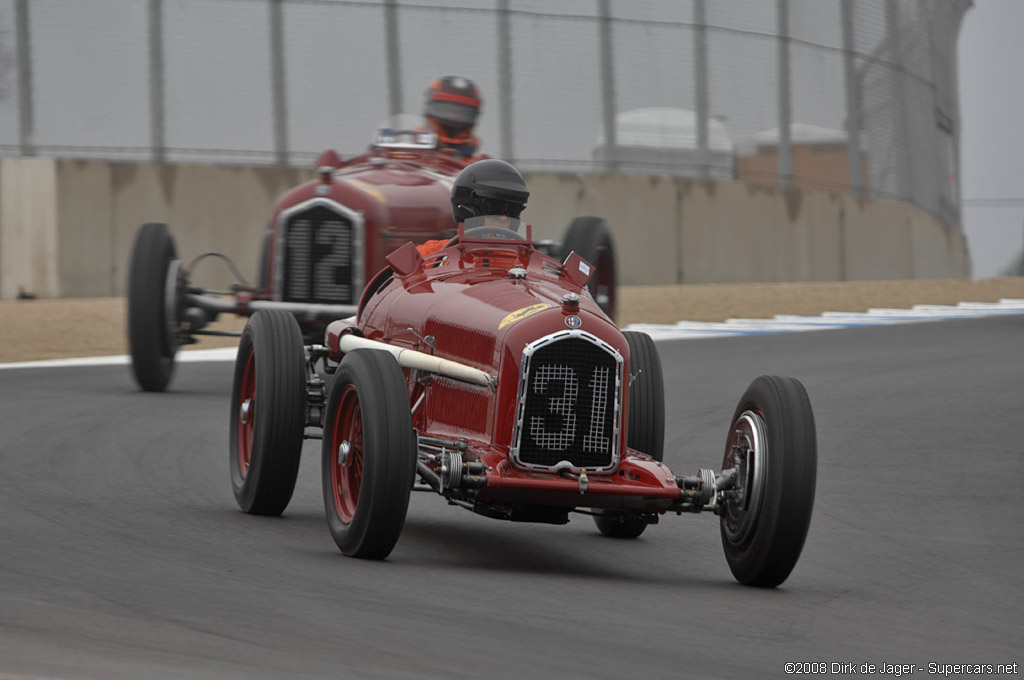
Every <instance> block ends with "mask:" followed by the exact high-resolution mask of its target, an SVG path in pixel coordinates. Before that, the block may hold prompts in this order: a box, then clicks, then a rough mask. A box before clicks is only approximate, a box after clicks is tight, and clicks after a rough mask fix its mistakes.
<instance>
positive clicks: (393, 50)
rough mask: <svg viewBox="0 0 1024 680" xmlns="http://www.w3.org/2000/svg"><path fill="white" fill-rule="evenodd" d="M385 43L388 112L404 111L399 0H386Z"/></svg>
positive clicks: (392, 113) (394, 113)
mask: <svg viewBox="0 0 1024 680" xmlns="http://www.w3.org/2000/svg"><path fill="white" fill-rule="evenodd" d="M384 33H385V35H384V44H385V45H386V49H387V60H388V112H389V113H390V114H391V115H392V116H394V115H396V114H399V113H402V62H401V59H402V57H401V53H400V52H399V48H398V0H384Z"/></svg>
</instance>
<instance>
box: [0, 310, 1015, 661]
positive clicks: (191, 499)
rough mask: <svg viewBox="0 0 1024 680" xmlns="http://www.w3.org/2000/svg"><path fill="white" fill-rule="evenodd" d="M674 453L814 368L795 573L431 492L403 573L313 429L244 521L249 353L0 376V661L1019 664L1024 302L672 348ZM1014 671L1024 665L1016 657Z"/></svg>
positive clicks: (689, 462) (405, 538)
mask: <svg viewBox="0 0 1024 680" xmlns="http://www.w3.org/2000/svg"><path fill="white" fill-rule="evenodd" d="M659 349H660V351H661V355H662V360H663V362H664V364H665V370H666V381H665V382H666V389H667V399H668V407H669V418H668V430H667V433H666V463H668V464H669V466H670V467H672V469H673V470H674V471H675V472H676V473H677V474H691V473H695V472H696V470H697V468H698V467H699V466H706V467H717V466H718V465H719V464H720V462H721V454H722V446H723V443H724V440H725V435H726V432H725V428H726V426H727V421H728V418H729V416H730V415H731V413H732V409H733V407H734V405H735V401H736V400H737V399H738V398H739V396H740V394H741V393H742V391H743V390H744V388H745V387H746V385H747V384H748V383H749V381H750V380H752V379H753V378H754V377H755V376H757V375H759V374H762V373H774V374H780V375H792V376H794V377H797V378H799V379H800V380H802V381H803V382H804V384H805V385H806V387H807V390H808V393H809V395H810V397H811V402H812V404H813V406H814V409H815V415H816V418H817V425H818V446H819V469H818V490H817V499H816V505H815V514H814V518H813V520H812V522H811V529H810V534H809V536H808V540H807V545H806V547H805V549H804V553H803V557H802V558H801V560H800V562H799V563H798V564H797V567H796V569H795V570H794V572H793V574H792V575H791V577H790V579H789V581H787V582H786V583H785V584H784V585H783V586H782V587H780V588H778V589H776V590H767V591H766V590H756V589H751V588H745V587H743V586H740V585H737V584H736V583H735V582H734V581H733V579H732V577H731V575H730V574H729V570H728V567H727V565H726V563H725V559H724V557H723V556H722V550H721V546H720V543H719V537H718V527H717V521H716V520H715V518H714V517H712V516H698V517H690V516H684V517H675V516H669V517H665V518H663V519H662V521H661V523H660V524H659V525H657V526H654V527H650V528H649V529H648V531H647V533H646V534H644V536H643V537H642V538H640V539H639V540H636V541H616V540H610V539H603V538H601V537H600V536H598V535H597V532H596V530H595V529H594V527H593V524H592V522H591V521H590V519H589V518H587V517H583V516H579V517H577V518H576V519H574V520H573V521H572V523H570V524H569V525H568V526H565V527H549V526H531V525H521V524H511V523H504V522H499V521H496V520H490V519H486V518H483V517H477V516H475V515H472V514H471V513H468V512H466V511H464V510H461V509H458V508H450V507H446V506H445V505H444V504H443V503H442V502H441V501H440V499H438V498H437V497H435V496H433V495H427V494H414V496H413V502H412V505H411V508H410V513H409V519H408V521H407V524H406V528H405V531H404V533H403V535H402V538H401V540H400V541H399V544H398V547H397V548H396V550H395V552H394V553H393V554H392V556H391V558H390V559H389V560H388V561H386V562H366V561H361V560H353V559H348V558H345V557H343V556H342V555H341V554H340V553H338V551H337V550H336V549H335V547H334V544H333V542H332V541H331V539H330V536H329V534H328V532H327V527H326V525H325V522H324V517H323V507H322V501H321V495H320V485H319V449H318V447H317V446H316V442H309V443H307V445H306V447H307V448H306V449H305V458H304V461H303V466H302V470H301V473H300V479H299V485H298V488H297V490H296V494H295V498H294V500H293V501H292V505H291V506H290V508H289V510H288V511H287V512H286V514H285V516H284V517H282V518H277V519H267V518H258V517H250V516H248V515H245V514H243V513H241V512H240V511H238V510H237V508H236V506H235V504H234V500H233V498H232V495H231V489H230V482H229V477H228V467H227V453H226V449H227V418H228V413H227V410H228V398H229V393H230V381H231V365H230V364H228V363H214V364H183V365H179V367H178V374H177V375H176V377H175V380H174V383H173V385H172V386H173V389H174V391H173V392H171V393H168V394H163V395H152V394H140V393H138V392H137V391H136V390H135V387H134V384H133V383H132V382H131V379H130V377H129V372H128V369H127V368H126V367H123V366H117V367H88V368H74V369H17V370H9V371H4V372H3V373H2V374H0V413H2V414H3V415H2V426H0V678H3V677H12V676H44V677H57V678H139V677H147V678H152V677H168V678H171V677H182V678H185V677H188V678H194V677H213V678H282V677H303V678H317V677H323V678H347V677H355V678H388V679H393V678H417V677H444V678H474V679H476V678H522V677H531V676H532V677H538V678H547V677H558V678H615V679H619V678H632V677H698V676H699V677H703V678H716V677H717V678H739V677H766V676H768V677H775V676H782V675H784V673H783V668H784V664H785V663H786V662H800V661H808V662H836V663H855V664H857V665H858V666H859V665H860V664H862V663H874V664H876V665H878V664H882V663H910V664H915V665H916V666H917V667H918V668H919V669H922V670H917V671H915V674H916V675H919V676H920V675H927V664H929V663H950V664H952V663H968V662H969V663H991V664H997V663H1013V662H1018V663H1019V662H1022V661H1024V655H1022V653H1021V651H1020V641H1021V640H1024V624H1022V619H1021V615H1020V612H1021V608H1022V605H1024V598H1022V593H1024V577H1022V573H1024V569H1022V568H1021V566H1020V564H1021V562H1022V557H1024V501H1022V498H1024V437H1022V431H1024V415H1022V413H1024V411H1022V409H1021V397H1022V391H1024V387H1022V385H1024V316H1008V317H1001V318H988V319H976V320H965V321H944V322H935V323H923V324H913V325H906V326H891V327H879V328H863V329H852V330H844V331H820V332H812V333H801V334H788V335H770V336H753V337H739V338H716V339H708V340H691V341H682V342H666V343H660V344H659ZM1019 668H1020V667H1018V669H1019Z"/></svg>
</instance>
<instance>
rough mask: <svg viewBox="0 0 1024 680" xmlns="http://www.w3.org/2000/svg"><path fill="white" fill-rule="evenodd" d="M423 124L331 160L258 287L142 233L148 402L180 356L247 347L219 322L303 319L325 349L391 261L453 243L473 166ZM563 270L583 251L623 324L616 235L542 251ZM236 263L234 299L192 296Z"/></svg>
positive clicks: (580, 228) (588, 228) (131, 302)
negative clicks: (233, 344)
mask: <svg viewBox="0 0 1024 680" xmlns="http://www.w3.org/2000/svg"><path fill="white" fill-rule="evenodd" d="M427 129H429V128H428V127H427V126H426V124H425V122H424V121H423V119H422V118H421V117H420V116H416V115H412V114H401V115H399V116H395V117H392V118H390V119H388V120H387V121H384V122H383V123H382V124H381V125H380V126H379V127H378V129H377V131H376V133H375V136H374V139H373V143H372V145H371V147H370V150H369V151H368V152H367V153H365V154H362V155H360V156H357V157H355V158H353V159H350V160H348V161H344V162H343V161H341V160H340V159H339V158H338V156H337V154H335V153H334V152H333V151H328V152H325V153H324V154H322V155H321V157H320V158H319V159H318V162H317V165H318V167H319V170H318V175H319V177H318V179H315V180H312V181H310V182H307V183H305V184H302V185H301V186H298V187H296V188H295V189H293V190H291V191H289V192H288V193H286V194H285V195H284V196H282V197H281V198H280V199H279V200H278V202H277V205H276V207H275V210H274V215H273V218H272V220H271V226H270V229H269V230H268V231H267V232H266V233H265V234H264V237H263V246H262V254H261V257H260V263H259V281H258V283H257V284H256V285H248V284H246V283H244V278H243V277H242V276H241V274H240V273H238V268H237V267H236V266H235V265H234V264H233V263H231V261H230V260H229V259H228V258H227V257H225V256H224V255H222V254H220V253H207V254H205V255H202V256H200V257H198V258H196V260H195V261H193V262H192V263H191V264H190V265H188V266H185V265H183V264H182V261H181V260H180V259H178V254H177V249H176V247H175V242H174V238H173V237H172V235H171V233H170V231H169V229H168V227H167V225H165V224H162V223H150V224H145V225H143V226H142V227H141V228H140V230H139V232H138V234H137V235H136V239H135V243H134V246H133V250H132V258H131V263H130V265H129V281H128V340H129V347H130V354H131V359H132V370H133V373H134V376H135V379H136V382H137V383H138V384H139V386H140V387H141V388H142V389H144V390H147V391H151V392H160V391H163V390H164V389H166V387H167V385H168V383H169V381H170V379H171V376H172V374H173V370H174V363H175V356H176V353H177V351H178V348H179V347H181V346H183V345H186V344H190V343H194V342H196V340H197V338H198V337H199V336H202V335H238V333H231V332H226V331H215V330H211V329H209V328H208V325H209V324H210V323H211V322H212V321H214V320H215V319H216V318H217V316H218V315H219V314H222V313H227V314H239V315H246V316H247V315H250V314H252V313H254V312H256V311H258V310H269V309H277V310H284V311H287V312H289V313H291V314H293V315H294V316H295V317H296V318H297V319H298V320H299V323H300V326H301V328H302V329H303V334H304V336H305V338H306V339H307V340H309V341H313V340H315V339H317V338H322V336H323V330H324V327H325V326H326V324H327V323H328V322H329V321H331V320H333V319H337V318H341V317H344V316H349V315H351V314H353V313H354V312H355V309H356V303H357V302H358V301H359V294H360V292H361V291H362V290H363V288H364V286H365V285H366V283H367V280H368V279H369V278H370V277H372V276H373V275H374V274H375V273H376V272H377V271H379V270H381V269H382V268H383V267H384V266H385V264H386V263H385V259H384V258H385V256H386V255H387V254H388V253H390V252H392V251H393V250H394V249H395V248H398V247H399V246H401V245H403V244H404V243H407V242H409V241H412V242H414V243H422V242H425V241H428V240H431V239H449V238H451V237H453V236H454V235H455V225H454V223H453V222H452V212H451V204H450V198H449V194H450V191H451V185H452V181H453V179H454V178H455V176H456V175H457V174H458V173H459V172H460V171H461V170H462V169H463V168H464V167H465V165H466V163H467V161H466V160H464V159H463V158H461V157H459V156H457V155H452V154H450V153H446V152H444V151H443V150H441V149H439V148H438V142H437V136H436V135H435V134H433V133H429V132H424V130H427ZM537 246H538V247H539V248H541V249H544V250H545V252H548V253H549V254H552V255H557V256H558V257H559V259H564V257H565V256H566V255H568V253H569V252H571V251H577V252H579V253H580V254H582V255H583V256H584V257H586V258H588V259H589V260H590V261H592V262H594V263H595V264H598V265H600V267H601V269H600V272H601V273H600V274H599V275H598V276H597V277H595V278H594V279H593V281H592V282H591V284H590V285H591V288H592V290H593V292H594V295H595V297H596V298H598V299H599V300H600V301H601V305H602V308H603V309H605V310H606V311H607V312H608V313H609V315H611V316H614V308H615V260H614V248H613V245H612V239H611V234H610V232H609V230H608V227H607V225H606V224H605V223H604V221H603V220H602V219H600V218H597V217H578V218H576V219H574V220H573V221H572V222H571V223H570V225H569V227H568V230H567V231H566V233H565V237H564V239H563V241H562V243H561V245H559V244H556V243H552V242H543V243H539V244H537ZM209 257H217V258H221V259H224V260H227V261H228V262H229V264H230V265H231V267H232V268H233V270H234V272H235V275H236V277H237V278H238V280H239V281H240V283H236V284H234V285H232V286H231V288H230V290H228V291H214V290H208V289H204V288H199V287H196V286H193V285H191V283H190V277H191V274H192V272H193V271H194V268H195V266H196V265H197V264H198V263H199V262H201V261H203V260H205V259H207V258H209Z"/></svg>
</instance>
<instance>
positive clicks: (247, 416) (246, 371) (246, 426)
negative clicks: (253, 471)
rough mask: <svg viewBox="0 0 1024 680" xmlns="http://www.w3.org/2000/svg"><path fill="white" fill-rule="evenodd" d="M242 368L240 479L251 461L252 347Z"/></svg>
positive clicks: (253, 391) (253, 377) (254, 374)
mask: <svg viewBox="0 0 1024 680" xmlns="http://www.w3.org/2000/svg"><path fill="white" fill-rule="evenodd" d="M243 365H244V368H243V369H242V371H243V372H242V383H241V386H240V392H239V412H238V425H237V427H238V445H237V446H236V447H235V448H236V449H237V451H238V474H239V475H241V477H242V479H245V477H246V476H247V475H248V474H249V464H250V463H251V461H252V433H253V416H254V411H253V404H254V403H255V399H256V357H255V355H254V354H253V352H252V347H250V348H249V351H248V352H246V355H245V359H244V363H243Z"/></svg>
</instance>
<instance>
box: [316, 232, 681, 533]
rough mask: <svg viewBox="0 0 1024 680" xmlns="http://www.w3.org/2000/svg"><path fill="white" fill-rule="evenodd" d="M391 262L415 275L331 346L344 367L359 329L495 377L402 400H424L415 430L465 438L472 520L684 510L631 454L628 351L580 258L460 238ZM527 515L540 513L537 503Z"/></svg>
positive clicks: (422, 389)
mask: <svg viewBox="0 0 1024 680" xmlns="http://www.w3.org/2000/svg"><path fill="white" fill-rule="evenodd" d="M403 258H405V259H406V260H407V261H406V262H401V260H402V259H403ZM392 259H393V260H394V261H395V262H399V263H400V266H404V267H409V266H411V268H412V270H411V271H409V272H408V273H406V274H405V275H400V274H395V273H394V271H393V270H391V271H392V273H391V274H388V273H385V274H384V276H386V277H390V278H389V280H388V281H387V282H385V283H383V285H381V286H380V287H379V288H377V289H376V290H372V289H371V290H369V291H368V294H367V296H366V298H365V299H364V300H363V301H362V304H361V306H360V310H359V315H358V318H357V319H356V320H355V322H354V323H353V322H352V321H339V322H336V323H334V324H332V325H331V326H329V327H328V330H327V345H328V347H329V348H330V349H331V352H332V355H333V356H334V357H335V358H337V359H339V360H340V358H341V353H340V350H339V349H338V346H339V339H340V335H341V334H343V333H346V332H352V333H358V334H359V335H360V336H362V337H364V338H367V339H371V340H377V341H380V342H385V343H388V344H389V345H391V346H393V347H407V348H409V349H412V350H418V351H424V352H429V353H430V354H431V355H433V356H436V357H439V358H442V359H445V360H449V361H453V362H457V363H460V364H463V365H466V366H470V367H473V368H476V369H478V370H480V371H483V372H484V373H486V374H487V375H488V376H492V377H493V382H492V383H491V384H490V385H476V384H469V383H467V382H466V381H464V380H458V379H455V378H451V377H446V376H443V375H441V376H433V377H430V379H428V380H421V379H420V378H421V377H420V376H419V375H411V376H410V378H409V384H410V395H409V397H410V400H411V403H416V402H417V401H419V400H420V399H421V398H422V402H421V406H420V408H419V409H417V411H416V413H415V415H414V418H413V424H414V427H416V429H417V431H418V432H419V433H420V434H421V435H422V436H425V437H428V438H433V439H438V440H459V439H463V440H465V441H466V443H467V445H468V446H467V449H466V451H467V453H466V454H465V455H464V462H471V461H474V460H475V461H479V462H480V463H482V464H483V469H484V471H483V472H482V474H481V476H482V478H483V479H482V481H481V482H478V484H479V485H478V486H476V487H474V488H473V489H472V490H471V492H469V493H466V494H462V495H463V496H465V497H466V498H467V499H468V498H470V497H472V500H473V501H474V502H475V503H478V504H479V507H478V508H477V509H478V510H479V511H481V512H484V513H485V514H503V515H507V516H509V517H511V518H515V516H516V513H517V511H521V509H522V508H523V507H524V506H541V507H542V508H543V511H544V512H547V513H548V518H549V521H555V522H558V521H566V512H567V511H568V510H569V509H571V508H574V507H577V506H590V507H613V508H633V509H646V510H651V511H654V510H664V509H667V508H668V507H670V506H671V505H672V503H673V502H678V501H680V500H681V498H682V493H683V492H682V489H680V487H679V486H678V485H677V484H676V480H675V477H674V475H672V474H671V472H670V471H669V470H668V468H666V467H665V466H664V465H662V464H661V463H660V462H658V461H655V460H653V459H652V458H651V456H650V455H648V453H647V452H637V451H634V450H631V449H629V448H628V446H627V443H626V442H627V435H628V433H627V431H626V425H627V424H626V421H625V418H624V415H625V413H626V412H627V409H628V395H629V391H628V389H627V384H628V382H629V380H630V376H631V375H632V374H631V373H630V371H631V363H630V354H629V350H628V346H627V343H626V340H625V338H624V336H623V334H622V333H621V332H620V331H619V329H618V328H617V327H616V326H615V324H614V323H613V322H612V320H611V319H609V318H608V316H607V315H606V314H605V313H604V312H603V311H602V310H601V309H600V308H599V307H598V306H597V304H596V303H595V302H594V300H593V298H592V297H591V295H590V294H589V292H588V290H587V288H586V283H587V280H588V279H589V278H590V277H589V275H587V274H584V273H583V271H587V270H589V269H590V265H589V264H588V263H587V262H585V261H584V260H582V259H581V258H579V257H578V256H576V257H575V258H570V260H569V261H568V262H567V263H566V266H564V267H563V265H562V263H560V262H558V261H557V260H554V259H552V258H551V257H549V256H548V255H546V254H544V253H542V252H540V251H538V250H536V249H534V248H533V247H532V245H531V240H530V239H529V237H525V239H524V240H523V241H521V242H515V241H508V240H493V239H492V240H480V241H474V240H471V239H463V240H462V242H461V243H459V244H458V245H453V246H451V247H449V248H447V249H446V250H444V251H441V252H439V253H437V254H436V255H434V256H433V257H432V258H430V259H428V260H427V261H426V262H418V261H417V258H416V256H415V254H414V253H413V252H412V251H411V250H406V251H400V252H398V253H395V254H394V255H393V256H392ZM581 270H582V271H581ZM651 378H652V377H651V376H640V377H639V379H641V380H650V379H651ZM659 453H660V452H659ZM581 479H582V480H583V481H581ZM529 514H530V516H531V517H538V516H540V515H539V511H538V508H537V507H532V508H531V509H530V511H529Z"/></svg>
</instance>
